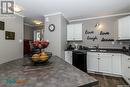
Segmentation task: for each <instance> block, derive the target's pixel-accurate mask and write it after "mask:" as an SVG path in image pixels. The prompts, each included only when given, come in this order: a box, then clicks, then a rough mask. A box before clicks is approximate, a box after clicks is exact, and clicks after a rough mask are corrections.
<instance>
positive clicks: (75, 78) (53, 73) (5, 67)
mask: <svg viewBox="0 0 130 87" xmlns="http://www.w3.org/2000/svg"><path fill="white" fill-rule="evenodd" d="M49 62H50V63H49V64H47V65H43V66H31V65H30V61H29V60H28V59H27V58H23V59H18V60H14V61H11V62H8V63H4V64H1V65H0V87H91V86H93V85H97V84H98V81H97V80H96V79H94V78H93V77H91V76H89V75H88V74H87V73H85V72H82V71H81V70H79V69H77V68H75V67H74V66H72V65H71V64H69V63H67V62H65V61H64V60H63V59H61V58H58V57H56V56H53V57H52V58H51V59H50V60H49ZM23 65H27V66H23ZM6 80H24V81H26V82H24V83H21V84H7V83H6Z"/></svg>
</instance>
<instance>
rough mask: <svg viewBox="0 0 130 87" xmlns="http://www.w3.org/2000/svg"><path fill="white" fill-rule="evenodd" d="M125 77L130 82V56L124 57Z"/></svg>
mask: <svg viewBox="0 0 130 87" xmlns="http://www.w3.org/2000/svg"><path fill="white" fill-rule="evenodd" d="M124 63H125V64H124V70H125V71H124V78H125V80H126V81H127V82H128V83H129V84H130V56H127V55H125V57H124Z"/></svg>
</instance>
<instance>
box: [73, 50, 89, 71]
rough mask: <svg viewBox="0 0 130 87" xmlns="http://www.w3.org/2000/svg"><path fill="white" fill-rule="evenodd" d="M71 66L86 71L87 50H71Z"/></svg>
mask: <svg viewBox="0 0 130 87" xmlns="http://www.w3.org/2000/svg"><path fill="white" fill-rule="evenodd" d="M72 60H73V61H72V64H73V66H75V67H77V68H78V69H80V70H82V71H84V72H87V52H86V51H82V50H75V51H73V59H72Z"/></svg>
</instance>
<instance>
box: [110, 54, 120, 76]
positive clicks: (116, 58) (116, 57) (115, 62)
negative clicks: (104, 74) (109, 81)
mask: <svg viewBox="0 0 130 87" xmlns="http://www.w3.org/2000/svg"><path fill="white" fill-rule="evenodd" d="M112 73H113V74H118V75H122V73H121V54H112Z"/></svg>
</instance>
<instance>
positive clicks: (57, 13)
mask: <svg viewBox="0 0 130 87" xmlns="http://www.w3.org/2000/svg"><path fill="white" fill-rule="evenodd" d="M54 15H63V13H62V12H56V13H52V14H47V15H44V16H45V17H49V16H54ZM63 16H64V15H63Z"/></svg>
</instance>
